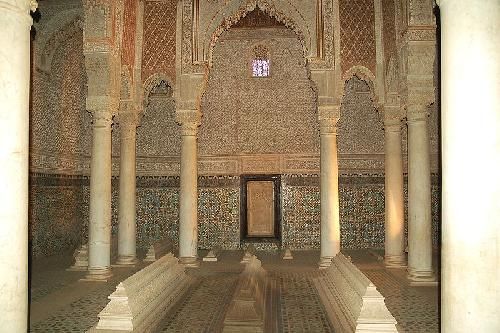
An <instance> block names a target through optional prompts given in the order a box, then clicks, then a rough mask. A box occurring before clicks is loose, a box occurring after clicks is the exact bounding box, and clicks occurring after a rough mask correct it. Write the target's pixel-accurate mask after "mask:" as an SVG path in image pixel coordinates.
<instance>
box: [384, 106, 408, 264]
mask: <svg viewBox="0 0 500 333" xmlns="http://www.w3.org/2000/svg"><path fill="white" fill-rule="evenodd" d="M386 108H387V107H386ZM397 109H399V107H397ZM386 112H387V111H386ZM384 133H385V257H384V262H385V265H386V266H388V267H405V266H406V256H405V252H404V239H405V216H404V214H405V212H404V195H403V156H402V153H401V119H400V118H392V119H386V120H385V121H384Z"/></svg>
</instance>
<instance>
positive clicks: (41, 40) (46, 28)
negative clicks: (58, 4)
mask: <svg viewBox="0 0 500 333" xmlns="http://www.w3.org/2000/svg"><path fill="white" fill-rule="evenodd" d="M37 28H38V29H37V30H38V32H39V34H38V35H37V42H36V45H37V48H36V50H37V52H35V64H36V67H37V69H39V70H41V71H43V72H45V73H50V72H51V69H52V59H53V56H54V54H55V52H56V51H57V49H58V48H59V46H60V45H61V44H63V43H64V42H65V41H66V40H67V39H68V38H69V37H72V36H73V35H74V34H75V33H78V32H81V33H82V38H83V13H82V10H81V9H71V10H66V11H63V12H61V13H58V14H57V15H55V16H54V17H52V18H51V19H50V20H48V21H47V22H46V23H45V24H44V25H40V26H38V27H37ZM82 52H83V50H82Z"/></svg>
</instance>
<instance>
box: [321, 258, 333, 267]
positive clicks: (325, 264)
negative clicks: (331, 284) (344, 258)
mask: <svg viewBox="0 0 500 333" xmlns="http://www.w3.org/2000/svg"><path fill="white" fill-rule="evenodd" d="M332 259H333V257H321V258H320V259H319V263H318V265H319V269H327V268H328V267H330V266H331V265H332Z"/></svg>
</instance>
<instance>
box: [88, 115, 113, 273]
mask: <svg viewBox="0 0 500 333" xmlns="http://www.w3.org/2000/svg"><path fill="white" fill-rule="evenodd" d="M94 117H95V116H94ZM109 118H111V117H109ZM110 257H111V121H107V120H102V119H95V120H94V125H93V138H92V156H91V165H90V214H89V268H88V271H89V272H88V273H89V274H88V277H89V278H92V276H96V277H97V279H99V277H103V278H104V277H106V276H107V275H109V274H110V266H111V265H110Z"/></svg>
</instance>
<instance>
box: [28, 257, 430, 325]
mask: <svg viewBox="0 0 500 333" xmlns="http://www.w3.org/2000/svg"><path fill="white" fill-rule="evenodd" d="M348 254H349V255H350V256H351V257H352V259H353V262H354V263H355V264H356V265H358V267H359V268H360V269H361V270H362V271H363V272H364V273H365V274H366V275H367V276H368V278H370V279H371V280H372V282H374V284H375V285H376V286H377V287H378V289H379V290H380V292H381V293H382V294H383V295H384V296H385V297H386V303H387V306H388V308H389V310H390V311H391V312H392V313H393V315H394V316H395V317H396V319H397V320H398V323H399V324H400V327H399V330H400V332H412V333H413V332H415V333H420V332H422V333H424V332H439V321H438V288H429V287H409V286H408V284H407V283H406V281H405V278H404V271H403V270H390V271H389V270H386V269H385V268H384V267H383V266H382V264H381V263H380V262H379V261H377V259H376V257H375V256H373V255H371V254H369V253H368V252H366V251H349V252H348ZM241 256H242V253H241V252H239V251H225V252H223V253H222V254H221V256H220V257H219V261H218V262H216V263H207V262H202V265H201V267H200V268H199V269H189V270H188V274H190V275H192V276H194V277H195V278H196V279H195V281H196V282H195V283H194V284H193V286H192V287H191V288H190V289H189V291H188V292H187V293H186V295H185V296H184V297H183V299H182V300H181V301H180V302H179V303H178V304H177V305H176V306H175V307H174V308H173V309H172V310H171V311H169V313H166V314H165V317H164V318H163V321H162V323H161V325H160V327H159V328H158V332H189V333H196V332H200V333H202V332H206V333H212V332H214V333H215V332H220V330H221V328H222V322H223V319H224V314H225V312H226V310H227V307H228V305H229V302H230V300H231V296H232V295H233V293H234V290H235V287H236V283H237V279H238V274H239V273H240V272H241V270H242V268H243V267H242V265H241V264H239V260H240V259H241ZM318 256H319V253H318V252H317V251H302V252H294V257H295V258H294V259H293V260H291V261H284V260H282V259H281V257H280V256H279V255H277V254H276V253H269V252H268V253H266V252H259V253H258V257H259V259H261V261H262V264H263V267H264V268H265V269H266V271H267V272H268V273H269V276H270V277H271V278H274V279H276V281H277V285H278V286H279V288H280V316H279V318H280V322H279V327H280V331H282V332H290V333H294V332H314V333H316V332H317V333H320V332H332V328H331V326H330V324H329V323H328V320H327V317H326V315H325V313H324V309H323V306H322V305H321V302H320V300H319V297H318V295H317V292H316V289H315V288H314V285H313V283H312V278H314V277H317V276H318V275H320V274H322V273H321V272H320V271H319V270H318V269H317V261H318ZM56 259H57V258H56ZM67 265H68V262H67V258H62V259H61V258H60V259H57V260H52V261H49V262H48V264H47V263H45V264H42V265H35V267H34V269H33V273H32V284H31V290H32V292H31V299H32V302H31V324H30V331H31V332H85V331H86V330H87V329H88V328H90V327H91V326H92V325H93V324H95V323H96V322H97V314H98V313H99V311H100V310H102V308H103V307H104V306H105V305H106V304H107V302H108V299H107V296H108V295H109V294H110V293H111V292H113V291H114V289H115V286H116V285H117V284H118V282H119V281H121V280H123V279H125V278H126V277H127V276H129V275H131V274H132V273H134V272H135V270H137V269H139V268H136V269H125V268H114V276H113V278H112V280H111V281H110V282H108V283H95V282H94V283H90V282H78V279H79V278H80V277H82V276H83V275H84V273H82V272H67V271H65V270H64V268H65V267H67Z"/></svg>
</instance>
